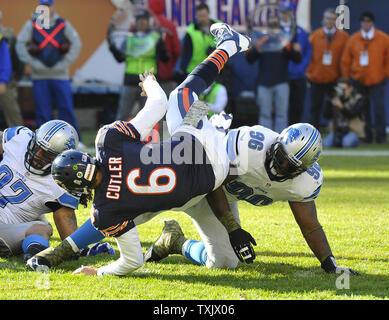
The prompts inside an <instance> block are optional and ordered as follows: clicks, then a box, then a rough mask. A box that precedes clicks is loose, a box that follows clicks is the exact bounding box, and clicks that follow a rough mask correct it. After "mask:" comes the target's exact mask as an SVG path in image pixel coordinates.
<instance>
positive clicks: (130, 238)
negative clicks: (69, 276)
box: [73, 227, 143, 276]
mask: <svg viewBox="0 0 389 320" xmlns="http://www.w3.org/2000/svg"><path fill="white" fill-rule="evenodd" d="M115 240H116V243H117V245H118V248H119V251H120V258H119V259H117V260H116V261H114V262H112V263H110V264H108V265H105V266H102V267H100V268H96V267H88V266H81V267H80V268H78V269H77V270H75V271H74V272H73V274H85V275H87V276H91V275H98V276H102V275H117V276H123V275H127V274H129V273H130V272H132V271H134V270H136V269H138V268H140V267H141V266H142V265H143V252H142V247H141V245H140V240H139V236H138V231H137V230H136V227H134V228H132V229H131V230H129V231H127V232H126V233H124V234H122V235H121V236H120V237H117V238H115Z"/></svg>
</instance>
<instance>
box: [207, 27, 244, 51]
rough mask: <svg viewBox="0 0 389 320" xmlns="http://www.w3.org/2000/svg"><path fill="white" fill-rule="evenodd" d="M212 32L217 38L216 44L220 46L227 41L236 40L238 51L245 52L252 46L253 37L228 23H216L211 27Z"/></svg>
mask: <svg viewBox="0 0 389 320" xmlns="http://www.w3.org/2000/svg"><path fill="white" fill-rule="evenodd" d="M210 32H211V34H212V35H213V36H214V37H215V39H216V41H217V42H216V46H217V47H218V46H220V45H221V44H222V43H223V42H225V41H234V42H235V44H236V48H237V52H244V51H247V50H248V49H249V48H250V44H251V39H250V38H249V37H248V36H245V35H243V34H240V33H239V32H236V31H235V30H234V29H232V28H231V27H230V26H229V25H228V24H227V23H222V22H218V23H214V24H212V25H211V28H210Z"/></svg>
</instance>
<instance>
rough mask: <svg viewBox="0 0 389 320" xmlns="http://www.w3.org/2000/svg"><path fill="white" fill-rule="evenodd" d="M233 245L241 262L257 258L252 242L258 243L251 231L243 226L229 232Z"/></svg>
mask: <svg viewBox="0 0 389 320" xmlns="http://www.w3.org/2000/svg"><path fill="white" fill-rule="evenodd" d="M228 235H229V236H230V242H231V246H232V248H233V249H234V251H235V254H236V256H237V257H238V259H239V260H240V261H241V262H245V263H247V264H249V263H252V262H253V261H254V259H255V251H254V248H253V246H252V245H251V244H253V245H255V246H256V245H257V243H256V242H255V240H254V238H253V237H252V236H251V234H250V233H248V232H247V231H245V230H243V229H242V228H239V229H236V230H234V231H232V232H230V233H229V234H228Z"/></svg>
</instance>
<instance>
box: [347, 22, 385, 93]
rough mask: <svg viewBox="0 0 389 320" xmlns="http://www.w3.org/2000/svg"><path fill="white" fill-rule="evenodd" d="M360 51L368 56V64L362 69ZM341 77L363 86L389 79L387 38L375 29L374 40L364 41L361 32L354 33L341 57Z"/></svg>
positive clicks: (383, 33)
mask: <svg viewBox="0 0 389 320" xmlns="http://www.w3.org/2000/svg"><path fill="white" fill-rule="evenodd" d="M362 51H367V52H368V54H369V64H368V65H367V66H364V67H362V66H361V65H360V60H359V59H360V54H361V52H362ZM342 76H343V77H347V78H350V77H351V78H352V79H354V80H356V81H358V82H360V83H362V84H364V85H365V86H373V85H376V84H379V83H381V82H382V81H383V80H384V79H385V78H387V77H389V36H388V35H387V34H386V33H385V32H382V31H380V30H377V29H375V34H374V38H373V39H372V40H365V39H364V38H363V37H362V32H361V31H358V32H356V33H354V34H353V35H352V36H351V37H350V39H349V40H348V41H347V44H346V48H345V50H344V53H343V56H342Z"/></svg>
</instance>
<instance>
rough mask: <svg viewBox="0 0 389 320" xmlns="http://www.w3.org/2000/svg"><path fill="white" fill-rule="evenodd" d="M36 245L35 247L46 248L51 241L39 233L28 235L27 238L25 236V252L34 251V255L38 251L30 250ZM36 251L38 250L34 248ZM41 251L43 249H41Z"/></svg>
mask: <svg viewBox="0 0 389 320" xmlns="http://www.w3.org/2000/svg"><path fill="white" fill-rule="evenodd" d="M33 245H35V248H40V249H42V250H43V249H46V248H48V247H49V245H50V244H49V241H48V240H47V239H46V238H45V237H42V236H40V235H38V234H31V235H29V236H27V237H26V238H24V240H23V242H22V249H23V252H24V253H32V255H34V254H36V253H38V252H39V251H38V252H36V253H33V252H28V251H29V250H30V251H31V250H32V249H33V248H34V246H33ZM34 251H36V250H34ZM40 251H41V250H40Z"/></svg>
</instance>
